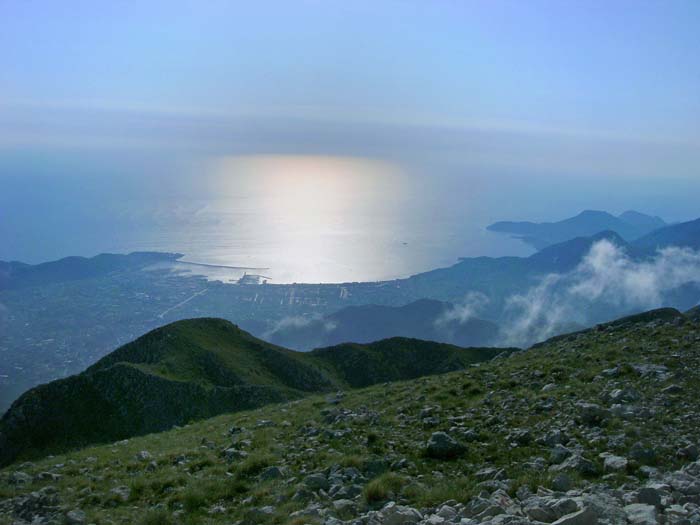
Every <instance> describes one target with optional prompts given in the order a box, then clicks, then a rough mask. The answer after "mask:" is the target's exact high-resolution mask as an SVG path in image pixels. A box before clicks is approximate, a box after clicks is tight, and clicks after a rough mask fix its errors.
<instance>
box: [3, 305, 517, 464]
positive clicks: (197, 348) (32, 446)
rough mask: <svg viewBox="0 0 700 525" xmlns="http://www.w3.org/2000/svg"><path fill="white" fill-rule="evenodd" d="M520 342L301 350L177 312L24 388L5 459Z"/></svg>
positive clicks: (409, 372) (474, 356) (13, 412)
mask: <svg viewBox="0 0 700 525" xmlns="http://www.w3.org/2000/svg"><path fill="white" fill-rule="evenodd" d="M514 350H515V349H493V348H469V349H467V348H460V347H456V346H452V345H446V344H440V343H434V342H431V341H420V340H416V339H406V338H393V339H389V340H386V341H380V342H376V343H371V344H368V345H360V344H346V345H340V346H337V347H331V348H326V349H320V350H317V351H314V352H309V353H303V352H295V351H292V350H288V349H285V348H282V347H278V346H276V345H272V344H269V343H267V342H265V341H262V340H259V339H257V338H255V337H253V336H252V335H250V334H249V333H247V332H245V331H243V330H241V329H240V328H238V327H237V326H235V325H233V324H232V323H230V322H229V321H225V320H222V319H211V318H200V319H191V320H183V321H177V322H175V323H171V324H169V325H166V326H164V327H161V328H158V329H156V330H153V331H151V332H149V333H147V334H145V335H143V336H141V337H139V338H138V339H136V340H135V341H133V342H131V343H127V344H126V345H124V346H122V347H120V348H118V349H117V350H115V351H114V352H112V353H111V354H109V355H108V356H106V357H104V358H102V359H101V360H99V361H98V362H97V363H95V364H94V365H92V366H91V367H89V368H88V369H86V370H85V371H84V372H82V373H80V374H77V375H74V376H70V377H68V378H65V379H60V380H57V381H53V382H51V383H48V384H45V385H40V386H38V387H35V388H33V389H31V390H29V391H28V392H26V393H25V394H23V395H22V396H20V398H19V399H17V400H16V401H15V402H14V403H13V404H12V406H11V407H10V409H9V410H8V411H7V412H6V413H5V415H4V416H3V417H2V419H1V420H0V464H6V463H8V462H9V461H12V460H13V459H14V458H16V457H18V456H19V455H24V456H27V457H31V456H33V455H36V454H38V453H47V452H57V451H62V450H66V449H69V448H74V447H80V446H85V445H88V444H90V443H97V442H104V441H114V440H118V439H124V438H128V437H131V436H133V435H141V434H146V433H150V432H156V431H162V430H165V429H167V428H170V427H171V426H173V425H182V424H185V423H187V422H189V421H190V420H194V419H202V418H207V417H212V416H214V415H217V414H220V413H222V412H227V411H232V410H242V409H247V408H254V407H256V406H262V405H264V404H267V403H270V402H280V401H284V400H290V399H298V398H300V397H303V396H305V395H308V394H309V393H317V392H330V391H333V390H335V389H339V388H353V387H359V386H367V385H369V384H371V383H373V382H386V381H395V380H399V379H411V378H414V377H419V376H421V375H426V374H431V373H442V372H447V371H451V370H457V369H463V368H465V367H466V366H468V365H469V364H471V363H474V362H479V361H482V360H486V359H490V358H492V357H495V356H496V355H498V354H501V353H503V352H510V351H514ZM349 364H351V365H349ZM349 366H350V367H349ZM97 414H99V417H97V418H96V417H95V416H96V415H97Z"/></svg>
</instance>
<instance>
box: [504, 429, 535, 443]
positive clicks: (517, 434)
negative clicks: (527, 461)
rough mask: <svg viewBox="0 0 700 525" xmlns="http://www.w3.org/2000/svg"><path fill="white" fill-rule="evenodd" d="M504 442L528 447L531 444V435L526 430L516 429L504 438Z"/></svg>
mask: <svg viewBox="0 0 700 525" xmlns="http://www.w3.org/2000/svg"><path fill="white" fill-rule="evenodd" d="M506 441H508V442H509V443H516V444H518V445H528V444H529V443H531V442H532V434H530V431H529V430H527V429H522V428H516V429H515V430H513V431H512V432H511V433H510V434H508V436H507V437H506Z"/></svg>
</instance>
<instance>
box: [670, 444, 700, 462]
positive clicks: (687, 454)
mask: <svg viewBox="0 0 700 525" xmlns="http://www.w3.org/2000/svg"><path fill="white" fill-rule="evenodd" d="M699 455H700V452H699V451H698V447H697V446H695V445H692V444H691V445H686V446H685V447H682V448H680V449H678V451H677V452H676V456H678V457H679V458H684V459H689V460H690V461H695V460H697V459H698V456H699Z"/></svg>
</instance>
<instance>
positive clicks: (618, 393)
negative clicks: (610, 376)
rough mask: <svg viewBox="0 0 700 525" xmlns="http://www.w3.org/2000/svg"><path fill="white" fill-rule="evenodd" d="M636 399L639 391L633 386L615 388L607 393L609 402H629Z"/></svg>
mask: <svg viewBox="0 0 700 525" xmlns="http://www.w3.org/2000/svg"><path fill="white" fill-rule="evenodd" d="M638 399H639V393H638V392H637V391H636V390H635V389H633V388H624V389H622V388H617V389H615V390H613V391H612V392H610V394H609V395H608V400H609V401H610V402H611V403H631V402H634V401H637V400H638Z"/></svg>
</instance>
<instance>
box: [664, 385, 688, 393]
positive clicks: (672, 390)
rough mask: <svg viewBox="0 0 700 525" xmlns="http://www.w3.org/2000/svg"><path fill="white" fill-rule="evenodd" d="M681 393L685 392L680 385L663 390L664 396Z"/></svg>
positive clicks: (669, 386)
mask: <svg viewBox="0 0 700 525" xmlns="http://www.w3.org/2000/svg"><path fill="white" fill-rule="evenodd" d="M681 392H683V388H682V387H681V386H679V385H668V386H667V387H666V388H663V389H662V390H661V393H662V394H680V393H681Z"/></svg>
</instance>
